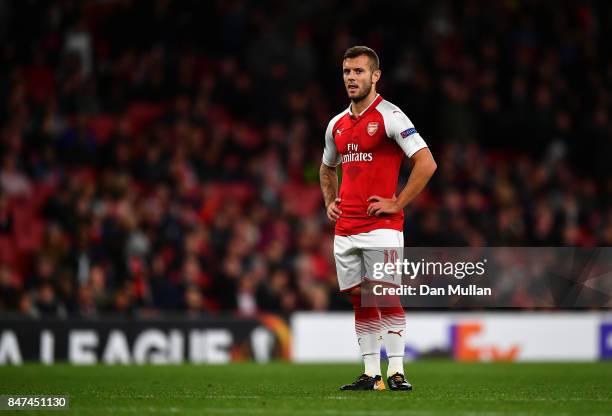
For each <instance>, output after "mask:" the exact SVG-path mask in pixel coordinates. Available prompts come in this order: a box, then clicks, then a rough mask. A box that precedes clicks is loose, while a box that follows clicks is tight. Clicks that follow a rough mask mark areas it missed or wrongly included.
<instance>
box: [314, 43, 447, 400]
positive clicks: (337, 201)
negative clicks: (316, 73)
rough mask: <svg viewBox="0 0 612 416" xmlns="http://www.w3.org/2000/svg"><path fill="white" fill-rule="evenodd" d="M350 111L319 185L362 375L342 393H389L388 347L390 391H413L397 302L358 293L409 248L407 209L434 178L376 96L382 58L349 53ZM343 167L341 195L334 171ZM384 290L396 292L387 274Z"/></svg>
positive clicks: (335, 133)
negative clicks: (376, 268) (369, 302)
mask: <svg viewBox="0 0 612 416" xmlns="http://www.w3.org/2000/svg"><path fill="white" fill-rule="evenodd" d="M342 76H343V79H344V86H345V88H346V91H347V93H348V97H349V99H350V100H351V103H350V105H349V107H348V108H347V109H346V110H344V111H343V112H341V113H340V114H338V115H336V116H335V117H334V118H332V119H331V121H330V122H329V124H328V126H327V130H326V132H325V150H324V152H323V163H322V164H321V168H320V181H321V189H322V191H323V197H324V200H325V206H326V209H327V216H328V217H329V219H330V220H331V221H334V222H335V223H336V224H335V238H334V258H335V261H336V271H337V275H338V282H339V286H340V290H341V291H342V292H347V293H348V294H349V295H350V298H351V303H352V304H353V308H354V311H355V331H356V333H357V341H358V343H359V348H360V349H361V354H362V356H363V361H364V365H365V371H364V374H362V375H361V376H359V377H358V378H357V380H356V381H355V382H353V383H351V384H346V385H344V386H342V387H341V388H340V389H341V390H384V389H385V383H384V382H383V380H382V375H381V369H380V348H381V342H384V345H385V348H386V351H387V355H388V357H389V365H388V371H387V383H388V384H389V388H390V389H391V390H411V389H412V385H411V384H410V383H409V382H408V381H407V380H406V378H405V376H404V363H403V360H404V347H405V334H404V330H405V325H406V320H405V314H404V310H403V308H402V306H401V304H400V302H399V297H393V298H392V299H391V302H389V299H386V303H384V304H378V303H377V304H376V305H375V306H369V307H366V306H362V302H361V299H362V298H361V294H362V293H365V291H367V290H368V287H371V285H372V281H373V280H372V276H367V275H366V270H370V271H371V270H372V266H373V265H372V264H371V263H372V261H373V259H377V258H379V256H377V255H373V254H377V252H380V251H381V250H382V248H393V247H394V248H396V249H398V250H400V251H401V248H402V247H403V246H404V234H403V225H404V211H403V210H404V207H406V206H407V205H408V204H409V203H410V202H411V201H413V200H414V199H415V198H416V196H417V195H418V194H419V193H420V192H421V191H422V190H423V188H424V187H425V185H426V184H427V182H428V181H429V179H430V178H431V176H432V175H433V173H434V171H435V170H436V167H437V166H436V162H435V161H434V159H433V157H432V155H431V153H430V151H429V149H428V147H427V144H425V141H424V140H423V139H422V138H421V136H420V135H419V133H418V132H417V131H416V129H415V128H414V125H413V124H412V122H411V121H410V120H409V119H408V117H407V116H406V115H405V114H404V113H403V112H402V111H401V110H400V109H399V108H398V107H397V106H395V105H393V104H391V103H390V102H388V101H386V100H384V99H383V98H382V97H381V96H380V95H379V94H377V93H376V83H377V82H378V81H379V80H380V76H381V70H380V67H379V60H378V55H377V54H376V52H374V51H373V50H372V49H370V48H368V47H366V46H354V47H352V48H349V49H348V50H347V51H346V52H345V54H344V59H343V61H342ZM404 155H406V156H408V157H409V158H410V160H411V161H412V162H413V167H412V171H411V173H410V177H409V178H408V181H407V183H406V185H405V186H404V188H403V189H402V191H401V192H400V194H399V195H398V196H396V195H395V191H396V188H397V182H398V176H399V169H400V165H401V163H402V160H403V158H404ZM340 163H342V185H341V188H340V194H338V174H337V171H336V167H337V166H338V165H339V164H340ZM384 282H385V283H386V284H394V285H398V284H400V283H401V282H400V281H399V276H397V275H390V276H387V279H385V280H384Z"/></svg>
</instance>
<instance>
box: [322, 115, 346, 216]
mask: <svg viewBox="0 0 612 416" xmlns="http://www.w3.org/2000/svg"><path fill="white" fill-rule="evenodd" d="M332 128H333V120H332V121H330V122H329V124H328V125H327V130H326V131H325V150H323V161H322V163H321V167H320V168H319V181H320V182H321V191H322V192H323V201H325V208H326V209H327V217H328V218H329V219H330V220H331V221H336V220H337V219H338V218H339V217H340V214H342V210H340V208H339V206H338V205H339V204H340V199H339V198H338V172H337V170H336V168H337V166H338V164H339V163H340V155H339V154H338V150H337V149H336V142H335V141H334V138H333V136H332Z"/></svg>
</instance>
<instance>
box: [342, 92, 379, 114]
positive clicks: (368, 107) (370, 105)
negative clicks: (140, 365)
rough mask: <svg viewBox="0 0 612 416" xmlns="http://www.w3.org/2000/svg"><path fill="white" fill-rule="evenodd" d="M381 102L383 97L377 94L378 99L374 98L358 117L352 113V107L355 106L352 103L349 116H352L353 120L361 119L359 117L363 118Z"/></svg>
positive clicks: (349, 107)
mask: <svg viewBox="0 0 612 416" xmlns="http://www.w3.org/2000/svg"><path fill="white" fill-rule="evenodd" d="M381 100H382V97H381V96H380V94H376V97H374V99H373V100H372V102H371V103H370V104H368V106H367V107H366V108H364V109H363V111H362V112H361V113H359V114H357V115H355V114H353V112H352V111H351V106H352V105H353V104H352V103H351V104H349V106H348V113H349V116H351V117H352V118H359V117H361V116H363V115H364V114H365V113H366V112H367V111H368V110H369V109H370V108H372V107H373V106H374V103H376V104H378V103H379V102H380V101H381Z"/></svg>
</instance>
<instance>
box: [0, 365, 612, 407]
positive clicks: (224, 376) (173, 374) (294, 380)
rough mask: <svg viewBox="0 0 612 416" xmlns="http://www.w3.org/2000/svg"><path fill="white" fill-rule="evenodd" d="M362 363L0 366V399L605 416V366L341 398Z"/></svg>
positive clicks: (454, 368) (446, 369) (454, 369)
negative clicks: (342, 386)
mask: <svg viewBox="0 0 612 416" xmlns="http://www.w3.org/2000/svg"><path fill="white" fill-rule="evenodd" d="M361 369H362V368H361V365H358V364H354V365H335V364H329V365H297V364H286V363H273V364H252V363H248V364H247V363H244V364H242V363H241V364H232V365H202V366H196V365H181V366H110V367H105V366H93V367H90V366H84V367H73V366H68V365H54V366H48V367H46V366H40V365H25V366H22V367H0V394H30V395H31V394H44V395H51V394H67V395H69V396H70V410H67V411H53V412H43V411H30V412H28V411H18V412H12V411H11V412H9V411H6V412H5V411H0V416H2V415H4V414H17V415H26V414H32V415H41V414H45V413H47V414H54V415H59V414H79V415H95V414H112V415H135V414H136V415H144V414H176V415H297V416H333V415H347V416H348V415H351V416H364V415H379V416H387V415H389V416H390V415H394V416H395V415H415V416H429V415H465V416H478V415H483V416H501V415H514V416H516V415H559V416H561V415H563V416H565V415H610V414H612V363H609V362H608V363H590V364H579V363H567V364H559V363H554V364H462V363H453V362H448V361H419V362H416V363H409V364H407V365H406V370H407V375H408V378H409V380H410V381H411V382H412V383H413V384H414V390H413V391H412V392H391V391H388V390H387V391H383V392H376V391H368V392H340V391H339V390H338V387H339V385H340V384H343V383H345V382H349V381H352V380H353V379H354V378H355V377H356V376H357V375H359V373H360V371H361Z"/></svg>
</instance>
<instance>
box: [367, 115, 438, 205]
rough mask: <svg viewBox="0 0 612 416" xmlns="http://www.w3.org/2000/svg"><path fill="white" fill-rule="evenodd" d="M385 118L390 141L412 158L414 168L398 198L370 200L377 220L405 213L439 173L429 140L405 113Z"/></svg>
mask: <svg viewBox="0 0 612 416" xmlns="http://www.w3.org/2000/svg"><path fill="white" fill-rule="evenodd" d="M383 117H384V118H385V129H386V131H387V134H388V136H389V138H391V139H392V140H395V142H396V143H397V145H398V146H399V147H400V148H401V149H402V150H403V152H404V153H405V154H406V155H407V156H408V157H409V158H410V160H411V162H413V167H412V172H410V176H409V177H408V181H407V182H406V185H405V186H404V189H402V191H401V192H400V194H399V195H398V196H397V197H395V196H394V197H393V198H382V197H381V196H379V195H372V196H370V197H369V198H368V201H369V202H370V205H368V209H367V212H368V215H376V216H379V215H382V214H395V213H396V212H400V211H401V210H403V209H404V208H405V207H406V206H407V205H408V204H410V203H411V202H412V201H413V200H414V199H415V198H416V197H417V195H419V194H420V193H421V191H422V190H423V188H425V185H427V182H429V179H430V178H431V177H432V175H433V174H434V172H435V171H436V169H437V165H436V162H435V161H434V158H433V156H432V155H431V152H430V151H429V149H428V147H427V144H426V143H425V140H423V138H422V137H421V135H420V134H419V133H418V132H417V131H416V129H415V128H414V125H413V124H412V122H411V121H410V119H409V118H408V117H406V115H405V114H404V113H403V112H402V111H400V110H399V109H397V108H394V109H393V111H386V112H385V114H383Z"/></svg>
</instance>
